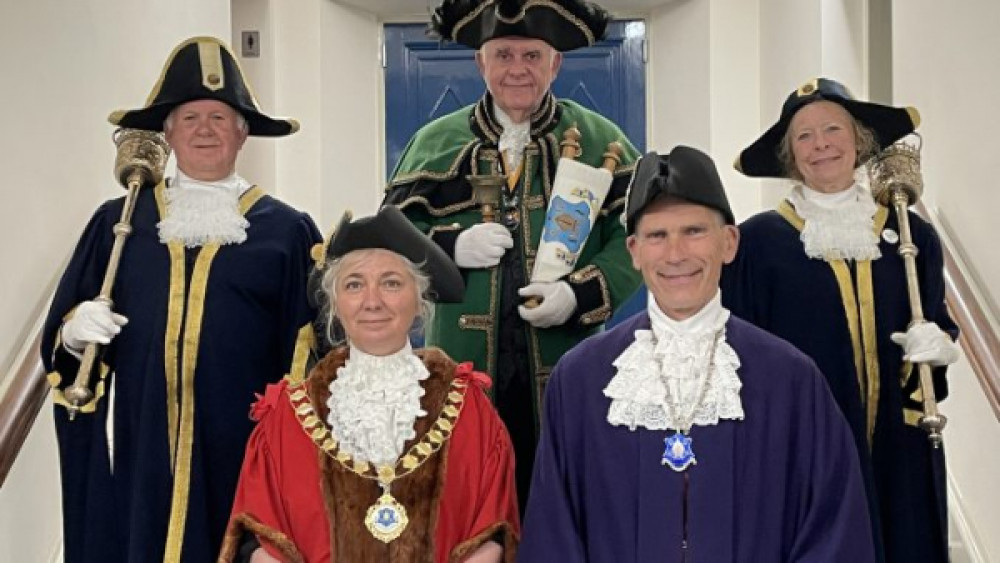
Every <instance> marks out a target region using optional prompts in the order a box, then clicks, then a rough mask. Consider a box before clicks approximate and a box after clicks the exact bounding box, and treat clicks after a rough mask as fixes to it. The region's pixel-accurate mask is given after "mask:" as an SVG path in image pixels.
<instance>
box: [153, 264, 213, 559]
mask: <svg viewBox="0 0 1000 563" xmlns="http://www.w3.org/2000/svg"><path fill="white" fill-rule="evenodd" d="M218 251H219V245H218V244H207V245H205V246H203V247H202V249H201V251H200V252H199V253H198V258H197V259H196V260H195V265H194V270H193V271H192V273H191V287H190V289H189V293H188V307H187V318H186V319H185V320H184V363H183V365H182V366H181V395H182V398H181V419H180V430H179V432H178V442H177V457H176V461H175V462H174V492H173V500H172V501H171V504H170V526H169V528H168V530H167V543H166V547H165V550H164V554H163V560H164V562H179V561H180V559H181V546H182V544H183V541H184V527H185V523H186V522H187V511H188V500H189V496H190V487H191V460H192V449H193V447H194V377H195V368H196V367H197V360H198V345H199V343H200V341H201V325H202V318H203V316H204V313H205V295H206V291H207V288H208V273H209V269H210V268H211V265H212V260H213V259H214V258H215V255H216V253H217V252H218Z"/></svg>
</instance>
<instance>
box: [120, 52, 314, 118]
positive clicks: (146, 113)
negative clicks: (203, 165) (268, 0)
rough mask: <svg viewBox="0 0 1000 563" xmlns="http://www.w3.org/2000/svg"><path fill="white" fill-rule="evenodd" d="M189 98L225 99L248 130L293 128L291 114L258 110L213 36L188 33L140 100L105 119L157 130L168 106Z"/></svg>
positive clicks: (233, 63)
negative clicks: (143, 101)
mask: <svg viewBox="0 0 1000 563" xmlns="http://www.w3.org/2000/svg"><path fill="white" fill-rule="evenodd" d="M194 100H218V101H220V102H224V103H226V104H229V105H230V106H231V107H232V108H233V109H235V110H236V111H238V112H240V113H241V114H242V115H243V117H244V118H245V119H246V120H247V126H248V129H249V134H250V135H256V136H260V137H283V136H285V135H291V134H292V133H295V132H296V131H298V130H299V122H298V121H296V120H294V119H290V118H282V117H269V116H267V115H265V114H264V113H263V112H261V110H260V105H259V104H258V103H257V99H256V98H255V97H254V95H253V92H252V91H251V88H250V83H249V82H247V80H246V78H245V77H244V76H243V71H242V69H241V68H240V65H239V62H238V61H237V60H236V57H235V56H233V53H232V51H231V50H230V49H229V47H227V46H226V44H225V43H223V42H222V41H220V40H218V39H216V38H214V37H192V38H190V39H187V40H185V41H183V42H182V43H181V44H180V45H178V46H177V47H176V48H174V50H173V52H172V53H170V56H169V57H167V62H166V63H165V64H164V65H163V70H162V71H161V72H160V78H159V80H157V81H156V85H154V86H153V91H152V92H150V93H149V97H148V98H147V99H146V105H145V106H143V107H141V108H139V109H133V110H118V111H115V112H112V113H111V115H110V116H108V121H110V122H111V123H112V124H113V125H118V126H120V127H127V128H129V129H144V130H147V131H162V130H163V122H164V120H165V119H166V118H167V115H169V114H170V112H171V111H173V109H174V108H176V107H177V106H179V105H181V104H184V103H187V102H191V101H194Z"/></svg>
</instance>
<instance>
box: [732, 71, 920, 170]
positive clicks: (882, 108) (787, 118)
mask: <svg viewBox="0 0 1000 563" xmlns="http://www.w3.org/2000/svg"><path fill="white" fill-rule="evenodd" d="M819 100H826V101H828V102H833V103H835V104H838V105H840V106H841V107H843V108H844V109H845V110H847V112H848V113H850V114H851V115H852V116H853V117H854V119H856V120H858V122H860V123H861V124H862V125H864V126H866V127H868V128H869V129H871V130H872V131H873V132H874V133H875V141H876V142H877V143H878V146H879V149H884V148H886V147H888V146H889V145H891V144H893V143H895V142H896V141H898V140H900V139H902V138H903V137H905V136H907V135H909V134H910V133H912V132H913V131H915V130H916V129H917V127H918V126H919V125H920V113H919V112H918V111H917V109H916V108H914V107H893V106H887V105H882V104H876V103H874V102H862V101H859V100H857V99H855V98H854V96H853V95H851V92H850V90H848V89H847V87H846V86H844V85H843V84H841V83H840V82H837V81H836V80H831V79H829V78H814V79H813V80H810V81H809V82H806V83H805V84H803V85H802V86H799V88H798V89H796V90H795V91H794V92H792V93H791V94H789V95H788V98H787V99H786V100H785V103H784V105H782V106H781V116H780V117H778V122H777V123H775V124H774V125H772V126H771V127H770V128H769V129H768V130H767V131H765V132H764V134H763V135H761V136H760V138H759V139H757V140H756V141H754V142H753V143H752V144H751V145H750V146H749V147H747V148H745V149H743V152H741V153H740V155H739V156H738V157H737V158H736V163H735V164H734V166H735V167H736V169H737V170H739V171H740V172H742V173H743V174H746V175H747V176H752V177H764V178H784V177H786V176H787V173H786V171H785V170H784V167H783V166H782V164H781V161H780V160H779V158H778V147H779V146H780V145H781V140H782V139H783V138H784V137H785V133H786V132H787V131H788V126H789V125H790V124H791V122H792V117H793V116H794V115H795V113H796V112H798V111H799V110H800V109H802V108H803V107H805V106H806V105H808V104H811V103H813V102H816V101H819Z"/></svg>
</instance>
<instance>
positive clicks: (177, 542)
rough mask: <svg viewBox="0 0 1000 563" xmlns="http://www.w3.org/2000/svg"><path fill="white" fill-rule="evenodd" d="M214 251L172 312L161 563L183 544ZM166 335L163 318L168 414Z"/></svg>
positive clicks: (210, 248)
mask: <svg viewBox="0 0 1000 563" xmlns="http://www.w3.org/2000/svg"><path fill="white" fill-rule="evenodd" d="M161 185H162V184H161ZM156 195H157V205H158V208H159V210H160V216H161V217H162V216H163V215H164V214H163V211H164V209H165V208H164V207H163V203H164V202H163V199H162V195H163V194H162V190H160V191H159V192H157V194H156ZM264 195H265V194H264V190H262V189H261V188H259V187H257V186H254V187H252V188H251V189H249V190H247V191H246V192H245V193H244V194H243V195H242V196H241V197H240V205H239V209H240V213H241V214H246V213H247V212H248V211H249V210H250V209H251V208H252V207H253V206H254V205H255V204H256V203H257V202H258V201H259V200H260V199H261V198H262V197H264ZM175 246H176V247H178V248H179V251H178V250H174V247H175ZM168 248H170V249H171V257H172V260H173V258H174V257H175V254H179V256H180V260H181V266H183V261H184V248H183V246H180V245H179V243H170V244H169V245H168ZM219 249H220V246H219V245H218V244H207V245H204V246H203V247H202V248H201V250H200V251H199V252H198V257H197V258H196V259H195V265H194V269H193V270H192V272H191V283H190V287H189V288H188V290H187V293H188V296H187V307H186V308H184V309H180V308H179V309H177V310H178V311H179V312H180V314H181V316H182V317H184V312H185V311H186V318H183V320H182V322H183V325H184V326H183V328H184V343H183V344H184V357H183V363H182V364H181V366H180V367H181V377H180V392H181V401H180V423H179V424H178V426H177V430H176V432H177V437H176V440H175V443H174V446H173V447H175V448H176V450H175V451H174V452H171V453H172V454H173V455H172V456H171V461H172V464H173V473H174V487H173V496H172V500H171V505H170V520H169V527H168V529H167V541H166V545H165V547H164V553H163V561H164V562H165V563H167V562H169V563H174V562H179V561H180V559H181V551H182V546H183V543H184V528H185V525H186V523H187V512H188V501H189V497H190V488H191V461H192V458H193V447H194V395H195V393H194V379H195V372H196V368H197V361H198V347H199V345H200V343H201V328H202V319H203V316H204V313H205V299H206V296H207V291H208V280H209V272H210V270H211V266H212V261H213V260H214V259H215V256H216V254H217V253H218V252H219ZM178 270H179V271H180V272H181V275H180V282H179V283H178V284H177V286H178V287H179V291H180V295H179V298H180V301H179V302H174V301H173V300H174V298H175V297H176V296H175V295H174V294H173V291H174V290H176V289H177V287H175V286H174V279H175V278H174V276H175V272H176V271H178ZM183 294H184V275H183V268H182V267H181V268H176V267H174V264H173V263H172V267H171V296H170V298H171V303H170V307H174V306H176V305H177V303H181V302H182V301H183ZM182 306H183V305H181V307H182ZM173 312H174V311H173V310H171V311H169V313H173ZM169 313H168V314H169ZM179 331H180V329H179V325H178V332H179ZM169 332H170V320H169V317H168V336H167V344H168V345H170V344H172V347H168V348H167V349H166V350H165V351H164V357H166V358H170V357H172V358H173V360H172V362H173V366H172V367H173V370H174V371H168V372H167V384H168V389H169V387H170V385H171V384H172V385H173V386H174V392H173V395H172V396H171V397H168V399H167V400H168V409H169V408H171V407H170V404H171V400H173V402H174V403H175V404H176V399H177V395H176V393H177V391H176V387H177V384H176V374H177V371H176V369H177V365H176V362H177V344H178V338H177V335H174V336H173V339H171V336H170V334H169ZM168 367H169V366H168ZM171 378H173V383H171ZM174 408H176V407H174ZM170 432H173V428H171V429H170Z"/></svg>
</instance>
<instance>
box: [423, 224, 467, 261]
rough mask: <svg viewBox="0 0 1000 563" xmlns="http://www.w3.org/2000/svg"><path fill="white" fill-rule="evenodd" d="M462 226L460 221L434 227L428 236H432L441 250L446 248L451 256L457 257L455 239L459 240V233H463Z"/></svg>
mask: <svg viewBox="0 0 1000 563" xmlns="http://www.w3.org/2000/svg"><path fill="white" fill-rule="evenodd" d="M462 230H463V229H462V227H461V225H459V224H458V223H454V224H452V225H444V226H440V227H434V228H432V229H431V230H430V231H428V232H427V236H429V237H430V238H431V240H432V241H434V242H435V243H436V244H437V245H438V246H440V247H441V250H444V251H445V253H446V254H447V255H448V257H449V258H451V259H452V260H454V259H455V241H457V240H458V235H460V234H462Z"/></svg>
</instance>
